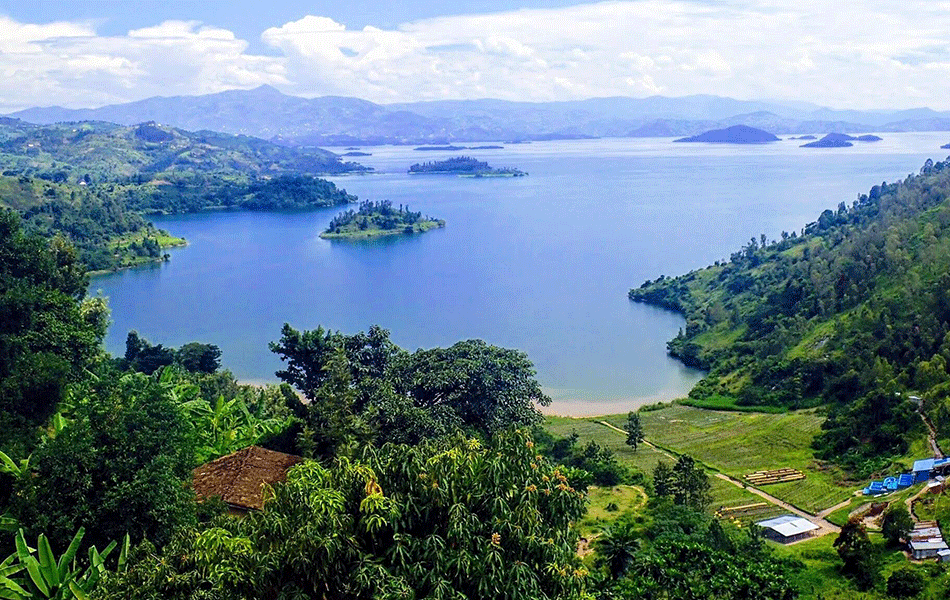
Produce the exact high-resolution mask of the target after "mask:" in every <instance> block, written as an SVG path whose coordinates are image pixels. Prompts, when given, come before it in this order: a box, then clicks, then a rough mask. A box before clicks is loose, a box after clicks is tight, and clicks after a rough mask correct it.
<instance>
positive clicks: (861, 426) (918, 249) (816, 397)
mask: <svg viewBox="0 0 950 600" xmlns="http://www.w3.org/2000/svg"><path fill="white" fill-rule="evenodd" d="M948 164H950V163H940V162H938V163H933V162H928V163H927V164H925V165H924V167H923V168H922V169H921V173H920V174H919V175H916V176H910V177H908V178H907V179H906V180H904V181H902V182H899V183H893V184H882V185H879V186H874V187H873V188H872V189H871V190H870V192H869V193H868V194H862V195H861V196H860V197H859V198H858V200H857V201H856V202H855V203H854V204H853V205H852V206H850V207H848V206H846V205H845V204H844V203H842V204H840V205H839V206H838V208H837V210H835V211H832V210H827V211H825V212H823V213H822V214H821V216H820V217H819V219H818V220H817V221H816V222H814V223H811V224H809V225H807V226H806V227H805V228H804V229H803V235H801V236H798V235H791V236H789V235H783V236H782V239H781V240H778V241H773V242H769V241H768V240H767V239H765V238H764V236H763V237H762V239H761V240H757V239H755V238H753V239H752V240H751V241H750V242H749V244H747V245H746V246H745V247H743V248H742V249H741V250H740V251H739V252H736V253H735V254H733V255H732V257H731V259H730V260H729V261H728V262H726V263H717V264H716V265H715V266H711V267H708V268H706V269H702V270H698V271H694V272H692V273H688V274H686V275H683V276H681V277H677V278H673V279H669V278H665V277H661V278H659V279H657V280H656V281H648V282H646V283H645V284H643V285H642V286H641V287H640V288H639V289H634V290H631V291H630V298H631V299H633V300H635V301H640V302H648V303H651V304H655V305H659V306H664V307H667V308H671V309H673V310H677V311H680V312H682V313H683V314H684V315H685V317H686V320H687V325H686V328H685V329H684V330H683V331H682V332H681V333H680V335H678V336H677V337H676V338H675V339H674V340H672V341H671V342H670V343H669V350H670V352H671V354H673V355H675V356H678V357H680V358H681V359H683V360H684V362H687V363H688V364H692V365H696V366H700V367H703V368H707V369H709V371H710V373H709V376H708V377H707V378H706V380H705V382H704V383H703V384H701V385H697V386H696V388H695V389H694V390H693V392H691V394H690V396H691V397H692V398H693V399H694V400H698V401H704V400H706V399H707V398H712V397H715V396H717V395H721V396H728V397H733V398H736V399H737V404H738V405H740V406H779V407H788V408H799V407H807V406H814V405H816V404H818V403H824V402H828V401H830V402H832V403H833V404H834V405H835V406H836V408H835V410H836V411H837V414H839V415H840V418H839V419H837V420H836V423H835V426H834V427H832V428H830V429H829V430H828V432H827V433H826V434H824V435H822V436H821V439H820V440H819V441H818V442H817V444H818V448H819V449H821V451H822V454H824V455H826V456H827V457H829V458H831V457H833V458H834V459H835V460H839V458H840V459H841V460H843V461H844V464H846V465H847V466H849V467H850V468H853V469H855V470H856V471H858V472H859V473H860V474H864V473H863V471H864V470H865V466H866V461H867V460H868V459H869V458H871V459H874V460H878V459H881V460H884V461H886V460H887V459H888V458H890V457H893V456H894V455H896V454H899V453H900V452H901V449H902V448H904V449H906V447H907V443H908V441H909V440H910V439H911V437H912V436H914V435H917V434H918V432H919V426H915V427H908V426H907V425H908V424H909V423H908V421H907V419H906V418H905V417H906V415H907V411H906V409H904V408H903V407H900V406H891V407H890V408H889V409H888V410H887V411H886V414H880V413H879V414H878V415H875V416H874V418H873V419H865V420H862V419H861V418H860V417H861V412H860V411H850V410H849V409H848V408H845V407H846V406H848V405H851V404H852V403H854V402H855V401H856V400H858V399H862V398H868V397H871V398H872V399H873V401H878V400H882V399H883V395H885V394H892V393H893V392H901V391H910V390H914V391H917V392H923V393H925V394H926V393H927V392H928V391H929V390H931V389H937V388H938V387H939V386H941V385H944V384H945V383H947V382H948V381H950V371H948V370H947V364H948V361H947V358H948V357H950V342H948V341H947V333H948V330H947V327H948V326H947V323H950V298H948V296H947V292H946V290H947V289H950V275H948V274H947V271H948V268H950V203H948V202H947V198H948V195H950V169H948V168H947V166H948ZM939 397H945V396H943V395H941V396H939ZM887 404H889V405H890V404H892V403H891V402H888V403H887ZM879 418H883V419H884V420H883V421H882V420H880V419H879ZM872 428H878V429H880V430H881V432H882V434H880V435H878V436H868V435H865V432H866V431H869V430H870V429H872ZM885 433H886V434H887V435H888V436H890V439H887V440H882V438H883V437H884V434H885Z"/></svg>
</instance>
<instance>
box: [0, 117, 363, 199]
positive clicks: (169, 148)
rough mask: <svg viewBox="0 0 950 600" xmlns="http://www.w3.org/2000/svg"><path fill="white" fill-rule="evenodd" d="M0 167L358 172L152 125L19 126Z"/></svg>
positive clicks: (294, 152)
mask: <svg viewBox="0 0 950 600" xmlns="http://www.w3.org/2000/svg"><path fill="white" fill-rule="evenodd" d="M0 167H2V168H3V169H4V170H6V171H10V172H13V173H15V174H16V175H28V176H31V175H37V176H40V177H44V178H48V179H49V180H51V181H53V180H66V181H72V182H76V183H78V182H80V181H83V182H85V183H91V184H99V183H102V182H121V181H123V180H132V181H135V182H137V183H142V182H143V181H149V180H155V181H164V182H166V183H162V184H161V185H167V183H168V182H169V181H170V180H171V182H172V185H174V184H175V177H174V176H175V175H176V174H178V173H185V174H191V175H205V174H207V175H215V176H217V175H235V174H241V175H246V174H253V175H267V176H271V175H275V174H277V175H280V174H288V173H291V174H293V173H309V174H321V173H342V172H346V171H354V170H355V171H361V170H365V169H364V168H363V167H360V166H358V165H354V164H353V163H345V164H344V163H341V162H340V160H339V159H338V158H337V157H336V156H335V155H334V154H332V153H330V152H326V151H324V150H319V149H298V148H289V147H286V146H280V145H277V144H274V143H273V142H268V141H265V140H262V139H259V138H253V137H248V136H241V135H229V134H224V133H215V132H211V131H200V132H190V131H184V130H182V129H177V128H174V127H166V126H162V125H157V124H155V123H143V124H141V125H136V126H131V127H123V126H120V125H113V124H111V123H101V122H97V123H92V122H87V123H79V124H77V123H63V124H54V125H45V126H30V125H26V124H24V125H22V126H20V127H18V128H16V130H15V131H13V132H10V135H9V137H8V139H6V140H4V141H3V142H2V143H0Z"/></svg>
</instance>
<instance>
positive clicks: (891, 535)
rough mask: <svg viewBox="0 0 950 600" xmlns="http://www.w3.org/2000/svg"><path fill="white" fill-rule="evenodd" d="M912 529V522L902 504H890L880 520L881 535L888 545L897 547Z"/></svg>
mask: <svg viewBox="0 0 950 600" xmlns="http://www.w3.org/2000/svg"><path fill="white" fill-rule="evenodd" d="M913 529H914V520H913V519H912V518H911V516H910V513H909V512H908V511H907V508H906V507H905V506H904V505H903V504H900V503H898V504H892V505H891V506H889V507H888V509H887V512H885V513H884V518H883V519H882V520H881V533H882V534H884V539H886V540H887V541H888V542H889V543H890V544H893V545H895V546H897V545H899V544H900V543H901V541H902V540H906V539H907V536H908V535H910V532H911V531H913Z"/></svg>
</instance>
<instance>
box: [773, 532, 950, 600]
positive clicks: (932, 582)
mask: <svg viewBox="0 0 950 600" xmlns="http://www.w3.org/2000/svg"><path fill="white" fill-rule="evenodd" d="M870 537H871V541H872V543H873V544H874V550H875V551H876V552H878V553H879V556H880V567H881V570H880V573H879V575H878V577H877V585H876V586H875V587H874V588H872V589H870V590H868V591H865V592H862V591H859V590H858V589H857V588H856V587H855V586H854V585H853V584H852V583H851V581H850V580H848V579H847V578H845V577H842V575H841V571H840V570H839V569H840V566H841V559H840V558H838V553H837V552H836V551H835V549H834V547H833V545H832V544H833V543H834V539H835V536H832V535H826V536H825V537H822V538H815V539H812V540H809V541H807V542H802V543H800V544H795V545H792V546H781V545H779V544H773V547H774V548H775V553H776V555H778V556H780V557H787V558H794V559H798V560H800V561H801V562H802V563H804V565H805V569H804V570H802V571H799V572H798V573H795V575H794V577H793V578H792V579H793V581H794V582H795V583H796V584H797V586H798V590H799V594H800V595H799V599H800V600H819V599H820V600H883V599H885V598H888V597H889V596H887V595H886V593H885V589H886V588H885V586H886V582H887V578H888V576H890V574H891V573H893V572H894V571H895V570H896V569H897V568H899V567H901V566H904V565H908V564H910V563H909V561H908V560H907V558H906V557H905V556H904V554H903V552H901V551H900V549H897V548H893V547H888V546H886V545H885V544H884V542H883V540H882V539H881V536H880V534H876V533H871V536H870ZM917 568H919V569H921V570H922V571H923V572H924V574H925V577H926V579H927V581H928V588H927V590H926V591H924V593H923V594H921V595H920V596H919V598H926V599H931V598H933V599H936V598H945V597H946V588H947V582H948V579H950V578H948V576H947V569H946V567H945V566H944V565H939V564H937V563H935V562H933V561H928V562H926V563H924V564H922V565H919V566H918V567H917Z"/></svg>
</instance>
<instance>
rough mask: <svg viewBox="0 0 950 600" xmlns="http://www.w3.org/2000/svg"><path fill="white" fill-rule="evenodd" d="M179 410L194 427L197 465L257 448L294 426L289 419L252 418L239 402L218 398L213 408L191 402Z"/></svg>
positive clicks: (193, 389)
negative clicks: (243, 449)
mask: <svg viewBox="0 0 950 600" xmlns="http://www.w3.org/2000/svg"><path fill="white" fill-rule="evenodd" d="M189 388H190V389H189V390H188V391H189V392H193V393H194V394H195V395H196V394H197V391H198V389H197V386H189ZM181 408H182V409H183V410H184V412H185V414H186V415H187V416H188V419H189V421H191V423H192V425H193V427H194V431H195V438H196V443H195V462H196V463H198V464H201V463H205V462H208V461H209V460H212V459H215V458H218V457H219V456H224V455H225V454H230V453H232V452H236V451H238V450H240V449H242V448H246V447H248V446H253V445H259V444H261V443H263V442H264V441H265V440H268V439H271V438H273V437H275V436H277V435H279V434H280V433H281V432H283V431H285V430H287V429H288V428H290V427H291V426H292V425H293V422H294V419H293V417H287V418H286V419H278V418H262V417H261V416H259V415H255V414H253V413H251V411H250V410H248V407H247V405H246V404H245V403H244V401H243V400H242V399H241V398H232V399H231V400H228V401H225V399H224V396H218V399H217V400H215V402H214V404H209V403H208V402H207V401H206V400H204V399H203V398H194V399H191V400H186V401H184V402H182V404H181Z"/></svg>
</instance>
